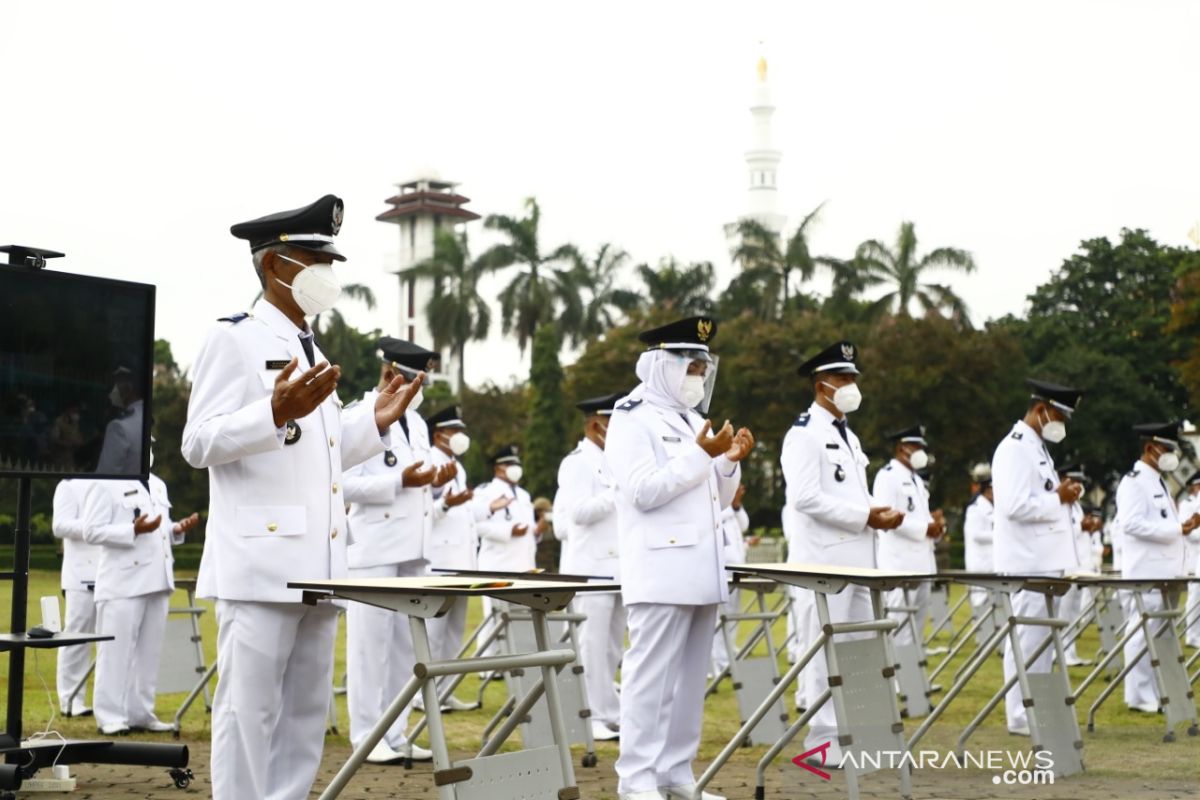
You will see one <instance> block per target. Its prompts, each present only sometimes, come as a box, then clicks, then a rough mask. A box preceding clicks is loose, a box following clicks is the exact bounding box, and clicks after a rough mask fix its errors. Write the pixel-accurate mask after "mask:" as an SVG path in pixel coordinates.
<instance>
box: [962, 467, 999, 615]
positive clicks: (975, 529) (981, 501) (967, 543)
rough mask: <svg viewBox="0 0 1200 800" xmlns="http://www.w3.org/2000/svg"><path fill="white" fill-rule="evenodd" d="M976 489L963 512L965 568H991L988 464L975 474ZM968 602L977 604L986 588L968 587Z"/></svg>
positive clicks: (991, 512) (991, 513)
mask: <svg viewBox="0 0 1200 800" xmlns="http://www.w3.org/2000/svg"><path fill="white" fill-rule="evenodd" d="M975 483H977V485H978V486H979V493H978V494H976V495H975V499H974V500H972V501H971V503H970V505H968V506H967V512H966V514H965V515H963V546H964V547H965V548H966V552H965V566H966V569H967V572H995V571H996V565H995V561H994V560H993V558H992V528H993V526H994V524H995V519H994V517H995V513H996V509H995V506H993V505H992V470H991V467H990V466H988V470H987V474H986V476H984V475H983V474H982V473H980V474H979V475H978V476H977V477H975ZM969 591H970V593H971V605H972V606H974V607H976V608H978V607H979V606H981V605H983V604H984V603H985V602H986V601H987V590H986V589H977V588H971V589H969Z"/></svg>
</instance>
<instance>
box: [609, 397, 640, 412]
mask: <svg viewBox="0 0 1200 800" xmlns="http://www.w3.org/2000/svg"><path fill="white" fill-rule="evenodd" d="M641 404H642V401H641V400H635V399H633V398H632V397H631V398H629V399H628V400H626V401H625V402H624V403H621V405H619V406H617V407H616V408H615V409H613V410H614V411H633V410H634V409H635V408H637V407H638V406H640V405H641Z"/></svg>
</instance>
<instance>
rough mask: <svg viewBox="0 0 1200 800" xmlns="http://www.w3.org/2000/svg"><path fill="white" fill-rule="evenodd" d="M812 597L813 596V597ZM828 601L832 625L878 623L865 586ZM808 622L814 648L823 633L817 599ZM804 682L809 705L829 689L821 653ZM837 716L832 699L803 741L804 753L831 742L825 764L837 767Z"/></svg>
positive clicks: (861, 635)
mask: <svg viewBox="0 0 1200 800" xmlns="http://www.w3.org/2000/svg"><path fill="white" fill-rule="evenodd" d="M810 594H811V593H810ZM825 597H826V598H828V600H829V621H830V622H831V623H835V624H836V623H839V622H867V621H870V620H873V619H875V610H874V609H873V608H872V607H871V592H870V590H869V589H867V587H865V586H855V585H853V584H851V585H848V586H847V587H846V588H845V589H843V590H842V591H840V592H838V593H837V594H828V595H825ZM807 611H808V614H807V619H806V621H805V622H804V629H805V631H806V633H807V635H808V636H810V637H811V638H810V639H809V641H808V642H807V644H809V645H811V644H812V642H814V641H816V638H817V636H818V634H819V632H820V630H821V622H820V619H819V618H818V617H817V601H816V598H815V597H814V598H813V599H812V600H810V601H809V603H808V608H807ZM874 635H875V634H873V633H869V632H867V633H842V634H837V635H835V636H834V641H838V642H841V641H850V640H853V639H863V638H866V637H867V636H874ZM800 679H801V681H803V682H804V694H805V697H806V698H807V699H808V701H809V702H816V700H817V698H818V697H820V696H821V693H822V692H824V691H825V690H826V689H828V688H829V663H828V661H826V658H825V653H824V652H823V651H822V652H820V653H817V654H816V655H815V656H813V659H812V661H809V662H808V666H807V667H805V668H804V672H803V673H802V674H801V676H800ZM837 735H838V734H837V713H836V712H835V710H834V707H833V698H832V697H830V698H829V700H827V701H826V702H825V704H824V705H822V706H821V708H820V709H819V710H818V711H817V712H816V713H815V714H813V716H812V718H811V719H809V721H808V736H807V737H805V740H804V749H805V750H811V749H812V748H814V747H819V746H820V745H822V744H824V743H825V742H830V745H829V750H828V752H827V753H826V763H833V764H837V763H839V762H840V761H841V760H842V749H841V747H839V746H838V741H837Z"/></svg>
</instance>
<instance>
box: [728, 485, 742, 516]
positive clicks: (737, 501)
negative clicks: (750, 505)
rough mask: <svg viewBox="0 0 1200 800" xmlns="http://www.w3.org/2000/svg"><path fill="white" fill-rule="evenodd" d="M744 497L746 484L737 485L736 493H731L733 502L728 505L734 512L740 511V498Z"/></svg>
mask: <svg viewBox="0 0 1200 800" xmlns="http://www.w3.org/2000/svg"><path fill="white" fill-rule="evenodd" d="M745 496H746V484H744V483H739V484H738V488H737V491H736V492H734V493H733V502H731V503H730V505H731V506H733V510H734V511H737V510H739V509H741V507H742V498H743V497H745Z"/></svg>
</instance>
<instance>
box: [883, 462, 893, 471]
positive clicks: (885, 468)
mask: <svg viewBox="0 0 1200 800" xmlns="http://www.w3.org/2000/svg"><path fill="white" fill-rule="evenodd" d="M883 471H884V472H891V471H892V465H891V464H888V465H887V466H886V467H884V468H883Z"/></svg>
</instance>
